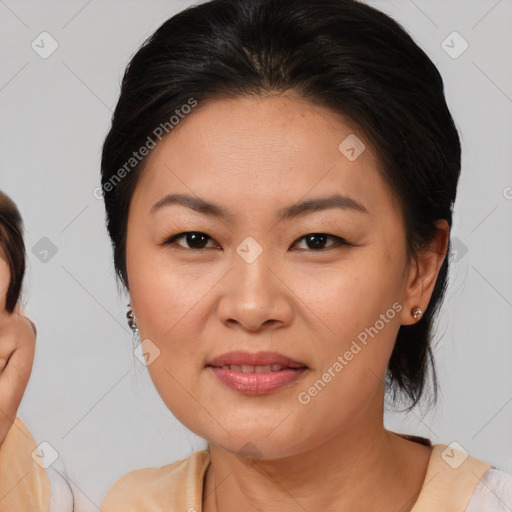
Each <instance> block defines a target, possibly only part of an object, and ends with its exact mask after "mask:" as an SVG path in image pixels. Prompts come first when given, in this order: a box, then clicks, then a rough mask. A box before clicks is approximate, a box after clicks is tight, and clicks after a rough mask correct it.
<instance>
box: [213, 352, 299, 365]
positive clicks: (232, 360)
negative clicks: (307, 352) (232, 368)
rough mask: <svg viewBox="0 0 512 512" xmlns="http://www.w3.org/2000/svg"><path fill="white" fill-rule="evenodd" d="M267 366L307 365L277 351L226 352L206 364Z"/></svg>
mask: <svg viewBox="0 0 512 512" xmlns="http://www.w3.org/2000/svg"><path fill="white" fill-rule="evenodd" d="M232 364H233V365H248V366H267V365H273V364H279V365H281V366H288V367H290V368H304V367H306V365H305V364H304V363H301V362H299V361H295V360H293V359H291V358H289V357H287V356H285V355H283V354H278V353H277V352H244V351H233V352H226V353H225V354H221V355H220V356H217V357H215V358H214V359H212V360H211V361H208V363H207V364H206V366H229V365H232Z"/></svg>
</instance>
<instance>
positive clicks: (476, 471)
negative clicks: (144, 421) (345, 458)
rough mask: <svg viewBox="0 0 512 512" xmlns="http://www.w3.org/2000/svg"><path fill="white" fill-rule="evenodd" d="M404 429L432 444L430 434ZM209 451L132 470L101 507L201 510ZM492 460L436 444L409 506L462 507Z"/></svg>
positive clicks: (110, 511)
mask: <svg viewBox="0 0 512 512" xmlns="http://www.w3.org/2000/svg"><path fill="white" fill-rule="evenodd" d="M398 435H401V436H402V437H404V438H408V439H412V440H414V441H416V442H420V443H422V444H427V445H429V446H432V444H431V443H430V441H429V440H428V439H424V438H418V437H413V436H407V435H403V434H398ZM209 464H210V452H209V451H208V450H200V451H197V452H194V453H192V455H190V456H189V457H187V458H186V459H184V460H179V461H177V462H174V463H172V464H169V465H167V466H163V467H159V468H144V469H137V470H134V471H131V472H129V473H127V474H126V475H124V476H123V477H121V478H120V479H119V480H118V481H117V482H116V483H115V484H114V485H113V486H112V488H111V489H110V490H109V491H108V492H107V494H106V495H105V497H104V499H103V502H102V504H101V510H102V512H136V511H137V512H139V511H141V510H144V512H168V511H171V510H172V511H176V512H178V511H179V512H187V511H193V512H201V510H202V495H203V485H204V478H205V474H206V470H207V468H208V465H209ZM491 468H492V466H490V465H489V464H487V463H485V462H482V461H480V460H477V459H475V458H473V457H471V456H469V455H467V454H466V453H465V452H462V451H459V450H456V449H454V448H451V447H449V446H446V445H441V444H438V445H435V446H433V450H432V453H431V456H430V461H429V464H428V468H427V473H426V477H425V481H424V483H423V487H422V489H421V492H420V494H419V496H418V498H417V500H416V503H415V504H414V507H413V508H412V510H411V512H463V511H465V510H466V509H467V507H468V505H469V503H470V501H471V498H472V496H473V494H474V492H475V489H476V488H477V486H478V484H479V483H480V480H481V479H482V477H483V476H484V474H485V473H486V472H487V471H488V470H489V469H491Z"/></svg>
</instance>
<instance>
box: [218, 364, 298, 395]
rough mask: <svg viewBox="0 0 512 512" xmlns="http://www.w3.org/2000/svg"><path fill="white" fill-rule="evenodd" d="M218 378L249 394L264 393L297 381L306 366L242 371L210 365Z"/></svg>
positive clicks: (226, 384) (225, 383)
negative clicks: (256, 371) (269, 370)
mask: <svg viewBox="0 0 512 512" xmlns="http://www.w3.org/2000/svg"><path fill="white" fill-rule="evenodd" d="M209 368H210V369H211V370H212V371H213V373H214V374H215V375H216V376H217V378H218V379H219V380H220V381H221V382H222V384H224V385H225V386H227V387H228V388H230V389H233V390H235V391H238V392H240V393H245V394H247V395H263V394H265V393H270V392H271V391H275V390H276V389H280V388H283V387H285V386H288V385H289V384H291V383H293V382H295V381H296V380H297V379H298V378H299V377H300V375H302V374H303V373H304V372H305V371H306V368H287V369H286V370H278V371H277V372H265V373H242V372H235V371H233V370H225V369H223V368H215V367H213V366H210V367H209Z"/></svg>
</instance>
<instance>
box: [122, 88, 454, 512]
mask: <svg viewBox="0 0 512 512" xmlns="http://www.w3.org/2000/svg"><path fill="white" fill-rule="evenodd" d="M352 133H355V134H356V135H357V137H358V138H359V139H360V140H362V141H363V142H364V143H365V145H366V150H365V151H364V152H363V153H362V154H361V155H360V156H359V157H358V158H357V159H356V160H355V161H349V160H348V159H347V158H345V156H343V155H342V154H341V152H340V151H339V150H338V145H339V144H340V142H342V141H343V140H344V139H345V137H347V136H348V135H349V134H352ZM377 168H378V161H377V159H376V157H375V154H374V152H373V151H372V149H371V146H370V143H369V141H367V140H366V139H365V137H364V134H362V133H359V132H358V131H357V130H355V129H354V127H353V126H351V125H350V123H348V122H347V120H345V119H344V118H343V117H341V116H340V115H338V114H336V113H334V112H332V111H330V110H328V109H326V108H323V107H319V106H314V105H312V104H310V103H308V102H305V101H303V100H301V99H300V98H298V97H296V96H294V95H292V94H290V95H287V96H274V97H265V98H256V97H251V98H239V99H216V100H213V101H210V102H208V103H205V104H201V105H199V106H198V107H197V108H196V109H195V110H194V112H193V113H192V114H190V115H189V116H188V117H187V118H186V119H185V120H183V121H182V122H181V123H180V125H178V126H177V127H176V128H175V129H174V130H173V132H172V133H171V134H170V135H169V136H168V137H167V138H166V139H164V140H163V141H162V143H161V144H160V145H159V146H157V147H156V148H155V149H154V150H153V151H152V153H151V154H150V156H149V157H148V161H147V166H146V168H145V170H144V172H143V174H142V176H141V180H140V182H139V184H138V185H137V188H136V190H135V192H134V195H133V198H132V202H131V205H130V210H129V216H128V227H127V252H126V257H127V269H128V280H129V292H130V300H131V304H132V308H133V311H134V313H135V315H136V318H137V324H138V327H139V331H140V336H141V339H142V340H145V339H150V340H151V342H152V343H154V344H155V345H156V346H157V347H158V349H159V350H160V354H159V356H158V357H157V358H156V359H155V360H154V361H153V362H151V364H149V366H148V369H149V372H150V375H151V378H152V380H153V382H154V384H155V386H156V389H157V390H158V392H159V394H160V396H161V397H162V399H163V401H164V402H165V404H166V405H167V406H168V408H169V409H170V410H171V411H172V413H173V414H174V415H175V416H176V417H177V418H178V419H179V420H180V421H181V422H182V423H183V424H184V425H186V426H187V427H188V428H189V429H190V430H192V431H193V432H195V433H196V434H198V435H199V436H201V437H203V438H204V439H206V440H207V441H208V442H209V445H210V451H211V460H212V463H211V465H210V466H209V469H208V471H207V474H206V479H205V489H204V510H205V511H206V512H212V511H217V510H222V511H225V510H232V505H233V504H234V503H236V508H237V509H238V510H247V511H255V510H258V511H274V510H280V511H281V510H290V511H292V510H297V511H303V510H308V511H316V510H322V511H337V512H339V511H349V510H350V511H352V512H353V511H363V510H364V511H369V510H375V511H377V510H378V511H380V512H383V511H388V510H389V511H395V512H396V510H402V512H404V511H407V510H410V508H411V507H412V504H413V503H414V501H415V498H416V496H417V494H418V493H419V492H420V489H421V486H422V483H423V480H424V477H425V472H426V469H427V464H428V461H429V457H430V453H431V449H430V448H428V447H425V446H422V445H420V444H418V443H414V442H410V441H407V440H404V439H402V438H400V437H398V436H397V435H395V434H394V433H391V432H389V431H387V430H385V429H384V426H383V401H384V378H385V373H386V368H387V364H388V361H389V357H390V355H391V351H392V349H393V345H394V342H395V339H396V335H397V332H398V329H399V327H400V325H407V324H412V323H414V322H416V320H414V319H413V317H412V315H411V309H412V308H414V307H420V308H421V309H422V310H423V311H424V310H425V309H426V308H427V306H428V302H429V300H430V297H431V294H432V291H433V288H434V284H435V281H436V278H437V275H438V272H439V269H440V267H441V264H442V262H443V259H444V257H445V256H446V248H447V241H448V235H449V227H448V224H447V223H446V221H444V220H441V221H439V222H438V235H437V236H436V238H435V239H434V240H433V241H432V244H431V246H430V248H429V250H428V251H425V252H424V253H421V254H420V255H418V258H417V259H416V260H414V261H409V259H408V258H407V256H406V251H405V231H404V224H403V218H402V214H401V211H400V209H399V207H398V206H397V204H396V203H395V202H394V200H393V198H392V194H391V190H390V189H389V188H388V186H387V185H386V184H385V182H384V181H383V180H382V178H381V176H380V174H379V172H378V170H377ZM333 192H338V193H340V194H344V195H348V196H350V197H351V198H353V199H355V200H357V201H358V202H360V203H362V204H363V205H364V206H365V208H366V209H367V211H368V213H361V212H357V211H353V210H348V209H345V210H342V209H338V208H330V209H326V210H323V211H318V212H314V213H310V214H308V215H305V216H303V217H298V218H293V219H289V220H281V221H279V222H276V220H275V216H276V214H277V211H278V210H279V209H280V208H283V207H285V206H288V205H291V204H294V203H296V202H298V201H301V200H304V199H311V198H316V197H325V196H329V195H331V194H332V193H333ZM169 193H183V194H190V195H193V196H199V197H201V198H203V199H207V200H209V201H211V202H214V203H215V204H218V205H220V206H222V207H223V208H226V209H229V210H230V211H231V212H232V218H229V219H225V220H220V219H216V218H211V217H209V216H206V215H204V214H201V213H198V212H195V211H193V210H192V209H189V208H186V207H184V206H181V205H170V206H166V207H164V208H161V209H159V210H157V211H156V212H155V213H154V214H152V213H150V209H151V207H152V206H153V205H154V204H155V203H156V202H157V201H159V200H160V199H162V197H164V196H165V195H166V194H169ZM189 231H199V232H201V233H205V234H206V235H208V237H210V238H207V239H206V242H205V245H204V247H206V248H203V249H200V248H199V249H197V248H194V247H197V245H196V246H193V247H191V246H190V245H188V244H187V239H186V238H184V237H182V238H180V239H178V240H177V241H176V242H175V243H174V244H173V245H169V246H163V245H161V243H162V242H163V241H165V240H166V239H168V238H169V237H170V236H171V235H175V234H178V233H183V232H189ZM310 233H326V234H329V235H334V236H337V237H341V238H343V239H346V240H348V241H349V242H350V243H351V244H354V245H353V246H346V245H337V244H336V239H330V238H327V239H326V241H325V248H324V249H323V250H319V249H315V246H314V245H312V244H308V243H307V242H306V240H305V239H304V238H303V237H304V236H305V235H308V234H310ZM248 236H250V237H253V238H254V239H255V240H256V241H257V242H258V244H259V245H260V246H261V247H262V249H263V252H262V254H261V255H260V256H259V257H258V258H257V259H256V260H255V261H253V262H252V263H247V262H246V261H245V260H244V259H242V258H241V257H240V256H239V255H238V254H237V252H236V248H237V247H238V246H239V244H241V242H242V241H243V240H244V239H245V238H246V237H248ZM200 247H202V246H200ZM395 302H398V303H399V304H400V305H402V309H401V311H400V312H399V313H397V314H396V315H395V316H394V318H393V319H392V320H389V321H388V322H387V323H386V324H385V326H384V328H382V329H381V330H380V331H379V332H378V335H376V336H375V337H374V338H373V339H371V338H370V342H369V343H368V344H367V346H365V347H364V348H363V349H362V350H361V351H360V352H359V353H358V354H357V356H355V357H354V358H353V359H352V360H351V361H350V362H349V364H347V365H346V366H345V367H344V368H343V370H342V371H341V372H340V373H339V374H338V375H337V376H336V377H335V378H333V379H332V380H331V381H330V382H329V383H328V385H327V386H326V387H325V388H324V389H323V390H322V391H321V392H319V393H318V394H317V395H316V396H315V397H313V398H312V399H311V401H310V402H309V403H308V404H306V405H304V404H302V403H300V402H299V400H298V395H299V393H300V392H303V391H307V390H308V388H310V387H311V386H312V385H313V384H314V383H315V382H316V381H318V379H320V378H321V377H322V374H323V373H324V372H325V371H327V369H328V368H329V367H332V365H333V363H334V362H335V361H336V360H337V357H338V356H339V355H343V354H344V353H345V352H346V351H347V350H348V349H349V347H350V346H351V343H352V341H353V340H354V339H356V338H357V335H358V334H359V333H361V332H362V331H364V329H365V328H367V327H370V326H373V325H374V324H375V323H376V321H377V320H378V319H379V318H380V315H381V314H384V313H386V311H387V310H388V309H389V308H391V307H392V305H393V304H394V303H395ZM231 350H248V351H251V352H258V351H264V350H271V351H277V352H280V353H281V354H284V355H286V356H289V357H291V358H292V359H295V360H298V361H300V362H302V363H304V364H306V365H307V366H308V370H307V371H306V372H305V373H304V374H303V375H301V377H300V378H299V379H298V380H297V381H296V382H294V383H292V384H291V385H290V386H288V387H286V388H284V389H279V390H277V391H274V392H272V393H269V394H266V395H260V396H254V395H245V394H240V393H238V392H237V391H233V390H231V389H229V388H227V387H226V386H224V385H223V384H221V383H220V382H219V380H218V379H217V378H216V376H215V375H214V374H213V373H212V372H211V371H210V370H209V369H208V368H206V367H205V365H206V364H207V362H208V361H209V360H211V359H212V358H214V357H216V356H218V355H220V354H223V353H225V352H228V351H231ZM246 443H251V446H252V449H253V451H256V453H257V454H256V456H255V458H254V460H253V463H248V461H247V459H244V458H243V456H244V455H247V454H246V453H245V452H244V451H243V450H241V449H242V447H244V445H246Z"/></svg>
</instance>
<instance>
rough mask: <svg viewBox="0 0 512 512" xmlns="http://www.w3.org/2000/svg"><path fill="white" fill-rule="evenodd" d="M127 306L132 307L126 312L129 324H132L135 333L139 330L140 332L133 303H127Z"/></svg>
mask: <svg viewBox="0 0 512 512" xmlns="http://www.w3.org/2000/svg"><path fill="white" fill-rule="evenodd" d="M127 306H128V307H129V308H130V309H129V310H128V311H127V312H126V318H127V319H128V325H129V326H130V329H131V330H132V331H133V332H134V333H137V332H139V329H138V327H137V319H136V318H135V314H134V313H133V310H132V308H131V304H127Z"/></svg>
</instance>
